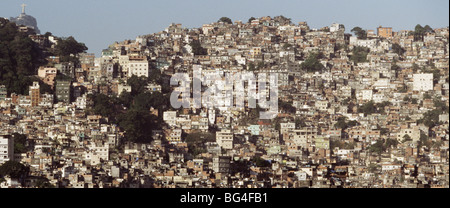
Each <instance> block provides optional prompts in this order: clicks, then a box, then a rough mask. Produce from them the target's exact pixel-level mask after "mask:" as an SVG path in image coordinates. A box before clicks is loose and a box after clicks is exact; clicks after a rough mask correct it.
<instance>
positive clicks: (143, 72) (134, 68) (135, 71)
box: [127, 56, 150, 77]
mask: <svg viewBox="0 0 450 208" xmlns="http://www.w3.org/2000/svg"><path fill="white" fill-rule="evenodd" d="M149 69H150V68H149V64H148V60H147V58H145V57H144V56H130V57H129V62H128V73H127V75H128V77H131V76H133V75H136V76H138V77H140V76H144V77H148V75H149Z"/></svg>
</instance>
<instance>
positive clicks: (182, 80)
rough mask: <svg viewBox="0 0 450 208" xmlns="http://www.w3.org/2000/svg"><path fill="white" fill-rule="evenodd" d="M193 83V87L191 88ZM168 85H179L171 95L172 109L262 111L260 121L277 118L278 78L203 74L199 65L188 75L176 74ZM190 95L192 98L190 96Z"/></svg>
mask: <svg viewBox="0 0 450 208" xmlns="http://www.w3.org/2000/svg"><path fill="white" fill-rule="evenodd" d="M191 83H192V85H191ZM170 85H178V87H175V89H174V91H173V92H172V94H171V95H170V104H171V105H172V107H174V108H180V107H183V108H201V107H205V108H210V109H211V108H222V109H227V108H232V107H234V108H244V107H245V100H246V99H247V104H248V108H256V106H257V105H258V106H259V107H260V108H261V109H264V110H263V111H261V112H260V114H259V118H260V119H273V118H275V117H276V116H277V114H278V74H277V73H253V72H235V73H222V72H220V71H213V72H208V73H203V74H202V68H201V66H200V65H194V66H193V74H192V78H191V77H190V76H189V74H188V73H175V74H174V75H173V76H172V77H171V79H170ZM191 95H192V96H191Z"/></svg>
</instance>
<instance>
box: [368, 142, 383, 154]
mask: <svg viewBox="0 0 450 208" xmlns="http://www.w3.org/2000/svg"><path fill="white" fill-rule="evenodd" d="M385 150H386V146H385V145H384V141H383V140H382V139H380V140H378V141H377V142H376V143H375V144H373V145H371V146H370V147H369V151H370V152H374V153H377V154H381V153H383V152H384V151H385Z"/></svg>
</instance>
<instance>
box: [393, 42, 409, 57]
mask: <svg viewBox="0 0 450 208" xmlns="http://www.w3.org/2000/svg"><path fill="white" fill-rule="evenodd" d="M392 51H394V53H396V54H398V55H399V56H402V55H403V54H404V53H405V51H406V50H405V49H404V48H402V46H400V45H399V44H398V43H394V44H392Z"/></svg>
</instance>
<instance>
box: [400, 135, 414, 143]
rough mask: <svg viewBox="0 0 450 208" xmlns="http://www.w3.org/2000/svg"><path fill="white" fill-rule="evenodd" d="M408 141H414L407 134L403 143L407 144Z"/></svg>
mask: <svg viewBox="0 0 450 208" xmlns="http://www.w3.org/2000/svg"><path fill="white" fill-rule="evenodd" d="M407 141H412V139H411V136H409V135H408V134H405V135H404V136H403V141H402V142H403V143H404V142H407Z"/></svg>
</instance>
